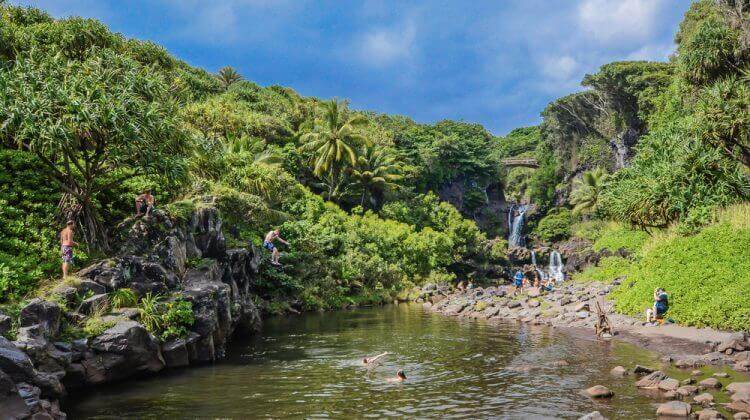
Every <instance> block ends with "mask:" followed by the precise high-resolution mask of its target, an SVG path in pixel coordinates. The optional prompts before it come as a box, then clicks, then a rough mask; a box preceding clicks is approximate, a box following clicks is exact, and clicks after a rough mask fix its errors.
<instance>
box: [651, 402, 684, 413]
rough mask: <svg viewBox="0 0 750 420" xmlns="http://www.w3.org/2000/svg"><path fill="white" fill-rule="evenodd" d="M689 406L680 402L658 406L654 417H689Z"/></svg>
mask: <svg viewBox="0 0 750 420" xmlns="http://www.w3.org/2000/svg"><path fill="white" fill-rule="evenodd" d="M690 411H691V408H690V404H687V403H684V402H682V401H669V402H665V403H663V404H659V408H657V409H656V415H657V416H662V417H687V416H689V415H690Z"/></svg>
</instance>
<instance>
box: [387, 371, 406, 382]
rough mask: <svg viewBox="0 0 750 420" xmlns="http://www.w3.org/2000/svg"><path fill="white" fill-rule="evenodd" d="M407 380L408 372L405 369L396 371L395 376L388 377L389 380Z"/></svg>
mask: <svg viewBox="0 0 750 420" xmlns="http://www.w3.org/2000/svg"><path fill="white" fill-rule="evenodd" d="M405 380H406V374H405V373H404V371H403V370H400V369H399V371H398V372H396V377H395V378H388V382H404V381H405Z"/></svg>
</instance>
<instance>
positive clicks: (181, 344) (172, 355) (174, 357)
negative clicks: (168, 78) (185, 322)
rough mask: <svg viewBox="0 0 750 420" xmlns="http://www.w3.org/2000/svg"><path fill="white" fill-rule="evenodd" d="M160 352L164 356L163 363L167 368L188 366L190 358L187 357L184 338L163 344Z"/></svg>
mask: <svg viewBox="0 0 750 420" xmlns="http://www.w3.org/2000/svg"><path fill="white" fill-rule="evenodd" d="M161 352H162V355H163V356H164V362H165V364H166V365H167V367H170V368H174V367H181V366H187V365H189V364H190V358H189V356H188V350H187V345H186V342H185V339H184V338H178V339H175V340H171V341H168V342H166V343H164V345H162V347H161Z"/></svg>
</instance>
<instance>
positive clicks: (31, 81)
mask: <svg viewBox="0 0 750 420" xmlns="http://www.w3.org/2000/svg"><path fill="white" fill-rule="evenodd" d="M167 92H168V86H167V85H166V83H165V82H164V80H163V79H162V78H161V77H159V76H158V75H155V74H154V73H153V72H151V71H150V70H149V69H148V68H146V67H143V66H141V65H140V64H139V63H137V62H135V61H133V60H131V59H128V58H124V57H122V56H119V55H117V54H115V53H113V52H111V51H109V50H101V52H100V53H98V54H97V55H93V54H92V55H89V56H88V57H87V58H86V59H85V60H83V61H77V60H68V59H66V58H65V57H63V56H62V55H61V54H57V55H55V56H52V57H49V56H44V55H40V54H36V53H34V52H31V53H25V54H24V55H22V56H19V57H18V60H17V61H16V63H15V65H14V66H13V67H12V68H11V69H9V70H8V71H3V72H0V142H2V143H5V144H6V145H8V146H10V147H17V148H19V149H23V150H26V151H29V152H32V153H34V154H36V156H37V157H38V158H39V160H40V161H41V162H42V163H43V164H44V165H45V166H46V167H47V169H48V170H49V176H50V177H51V178H52V180H54V182H56V183H57V184H58V185H59V186H60V187H61V188H62V190H63V191H64V192H65V193H66V194H67V195H68V196H69V197H71V198H72V201H73V202H74V203H75V205H74V206H72V210H71V212H70V213H69V216H73V217H76V218H80V222H81V224H82V225H83V228H84V233H85V235H86V239H87V241H88V243H89V244H91V245H93V246H95V247H100V248H105V249H106V248H107V247H108V239H107V233H106V230H105V229H104V228H103V226H102V224H101V220H100V219H99V215H98V211H97V205H96V196H97V194H98V193H99V192H101V191H105V190H107V189H109V188H111V187H113V186H116V185H119V184H122V182H123V181H125V180H127V179H129V178H132V177H134V176H138V175H156V174H159V175H164V176H167V177H170V178H172V179H174V178H176V177H178V176H181V175H182V174H183V173H184V172H183V170H184V167H185V166H184V154H185V152H186V148H187V141H186V136H185V135H184V134H183V133H184V132H183V130H182V129H181V128H180V125H179V124H178V122H177V120H176V118H174V117H173V116H174V115H175V114H176V107H175V105H174V103H172V102H171V101H170V100H169V98H168V94H167Z"/></svg>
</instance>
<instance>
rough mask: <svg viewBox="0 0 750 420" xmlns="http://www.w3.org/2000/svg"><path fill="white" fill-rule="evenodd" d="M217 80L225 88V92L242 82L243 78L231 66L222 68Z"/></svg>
mask: <svg viewBox="0 0 750 420" xmlns="http://www.w3.org/2000/svg"><path fill="white" fill-rule="evenodd" d="M216 78H217V79H219V82H221V84H222V86H224V90H227V89H229V87H230V86H232V84H234V83H236V82H239V81H240V80H242V76H241V75H240V74H239V73H237V70H235V69H234V68H232V67H231V66H226V67H222V68H221V70H219V73H217V75H216Z"/></svg>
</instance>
